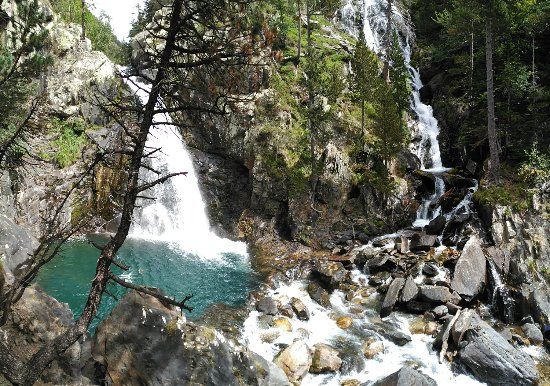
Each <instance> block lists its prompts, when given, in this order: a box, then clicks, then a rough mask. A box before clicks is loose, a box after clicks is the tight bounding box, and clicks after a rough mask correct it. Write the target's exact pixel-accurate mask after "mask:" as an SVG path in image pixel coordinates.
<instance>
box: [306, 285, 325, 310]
mask: <svg viewBox="0 0 550 386" xmlns="http://www.w3.org/2000/svg"><path fill="white" fill-rule="evenodd" d="M307 293H308V294H309V297H310V298H312V299H313V300H315V301H316V302H317V303H319V304H320V305H322V306H323V307H325V308H328V307H330V294H329V293H328V291H327V290H325V289H324V288H323V287H321V286H320V285H319V284H317V283H309V284H308V285H307Z"/></svg>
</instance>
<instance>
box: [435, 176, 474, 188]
mask: <svg viewBox="0 0 550 386" xmlns="http://www.w3.org/2000/svg"><path fill="white" fill-rule="evenodd" d="M441 178H443V181H444V182H445V186H448V187H453V188H473V187H474V186H476V181H475V180H474V179H471V178H465V177H462V176H460V175H458V174H452V173H442V174H441Z"/></svg>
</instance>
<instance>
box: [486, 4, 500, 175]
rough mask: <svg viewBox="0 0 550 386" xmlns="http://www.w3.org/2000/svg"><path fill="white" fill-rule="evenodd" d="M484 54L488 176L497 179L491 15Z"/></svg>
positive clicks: (497, 160)
mask: <svg viewBox="0 0 550 386" xmlns="http://www.w3.org/2000/svg"><path fill="white" fill-rule="evenodd" d="M485 30H486V36H485V42H486V43H485V56H486V58H485V59H486V69H487V134H488V138H489V154H490V165H489V175H490V178H491V179H493V180H495V181H497V182H498V180H499V176H500V161H499V156H498V143H497V141H498V138H497V129H496V123H495V94H494V81H493V25H492V15H488V16H487V21H486V23H485Z"/></svg>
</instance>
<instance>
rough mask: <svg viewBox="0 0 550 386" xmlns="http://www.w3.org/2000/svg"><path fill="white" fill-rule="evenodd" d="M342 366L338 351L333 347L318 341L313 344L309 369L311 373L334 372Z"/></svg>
mask: <svg viewBox="0 0 550 386" xmlns="http://www.w3.org/2000/svg"><path fill="white" fill-rule="evenodd" d="M340 367H342V359H340V356H339V353H338V351H336V349H334V348H333V347H331V346H329V345H326V344H323V343H318V344H316V345H315V346H313V358H312V363H311V367H310V368H309V371H310V372H311V373H315V374H318V373H334V372H336V371H338V370H340Z"/></svg>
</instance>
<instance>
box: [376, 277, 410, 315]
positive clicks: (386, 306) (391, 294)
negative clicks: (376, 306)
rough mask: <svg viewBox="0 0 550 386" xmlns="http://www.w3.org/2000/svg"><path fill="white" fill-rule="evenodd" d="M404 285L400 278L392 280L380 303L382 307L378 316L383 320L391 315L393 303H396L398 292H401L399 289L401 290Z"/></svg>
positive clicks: (403, 280)
mask: <svg viewBox="0 0 550 386" xmlns="http://www.w3.org/2000/svg"><path fill="white" fill-rule="evenodd" d="M404 285H405V279H403V278H400V277H398V278H395V279H393V281H392V282H391V284H390V286H389V288H388V292H386V296H385V297H384V301H383V302H382V307H381V308H380V316H381V317H382V318H385V317H386V316H389V315H390V314H391V312H392V310H393V307H394V306H395V303H397V299H398V297H399V291H401V288H403V286H404Z"/></svg>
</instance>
